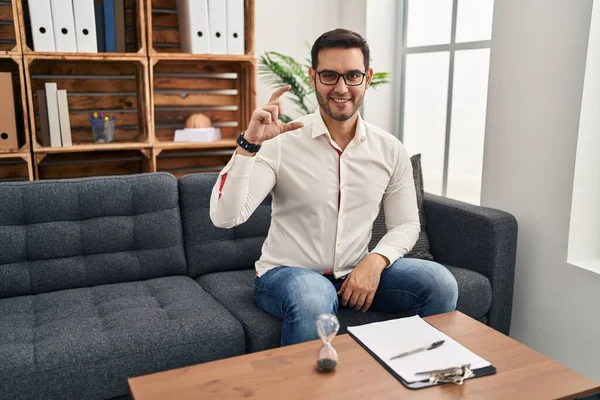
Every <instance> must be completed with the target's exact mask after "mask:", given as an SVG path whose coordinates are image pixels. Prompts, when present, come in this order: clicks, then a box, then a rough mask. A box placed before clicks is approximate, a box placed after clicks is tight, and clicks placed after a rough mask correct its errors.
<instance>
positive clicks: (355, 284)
mask: <svg viewBox="0 0 600 400" xmlns="http://www.w3.org/2000/svg"><path fill="white" fill-rule="evenodd" d="M388 263H389V261H388V260H387V258H385V257H384V256H382V255H379V254H376V253H371V254H369V255H368V256H366V257H365V258H363V259H362V261H361V262H359V263H358V265H357V266H356V267H354V269H353V270H352V272H350V273H349V274H348V276H347V277H346V279H345V280H344V283H343V284H342V287H341V288H340V290H339V291H338V295H340V296H342V305H343V306H344V307H345V306H349V307H354V309H355V310H357V311H358V310H361V309H362V311H363V312H364V311H367V310H368V309H369V307H371V303H373V297H375V292H376V291H377V287H378V286H379V279H380V278H381V272H382V271H383V269H384V268H385V267H386V266H387V265H388Z"/></svg>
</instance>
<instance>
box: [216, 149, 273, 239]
mask: <svg viewBox="0 0 600 400" xmlns="http://www.w3.org/2000/svg"><path fill="white" fill-rule="evenodd" d="M278 158H279V143H278V140H277V138H274V139H271V140H269V141H266V142H264V143H263V145H262V147H261V149H260V151H259V152H258V153H257V154H256V155H255V156H254V157H246V156H243V155H241V154H237V153H234V154H233V156H232V157H231V160H229V162H228V163H227V165H226V166H225V167H224V168H223V170H222V171H221V172H220V173H219V177H218V178H217V182H216V183H215V185H214V187H213V190H212V193H211V197H210V219H211V221H212V222H213V224H214V225H215V226H217V227H219V228H233V227H234V226H237V225H240V224H243V223H244V222H246V221H247V220H248V218H250V216H251V215H252V213H253V212H254V210H256V208H257V207H258V205H259V204H260V203H261V202H262V201H263V200H264V199H265V197H266V196H267V194H269V192H271V190H272V189H273V187H274V186H275V182H276V176H277V169H278V164H279V160H278Z"/></svg>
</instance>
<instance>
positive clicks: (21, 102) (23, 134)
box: [0, 54, 30, 154]
mask: <svg viewBox="0 0 600 400" xmlns="http://www.w3.org/2000/svg"><path fill="white" fill-rule="evenodd" d="M0 72H10V73H11V74H12V80H13V93H14V108H15V114H16V115H15V117H16V122H17V137H18V143H19V147H17V148H13V149H0V154H4V153H23V152H29V150H30V144H29V120H28V110H27V100H26V86H25V74H24V68H23V59H22V57H21V56H20V55H15V54H12V55H11V54H3V55H0Z"/></svg>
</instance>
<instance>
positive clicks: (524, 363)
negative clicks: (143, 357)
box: [129, 311, 600, 400]
mask: <svg viewBox="0 0 600 400" xmlns="http://www.w3.org/2000/svg"><path fill="white" fill-rule="evenodd" d="M425 320H427V321H428V322H429V323H430V324H431V325H433V326H435V327H436V328H438V329H440V330H441V331H442V332H444V333H446V334H447V335H448V336H450V337H452V338H453V339H455V340H456V341H458V342H460V343H461V344H463V345H464V346H465V347H467V348H468V349H470V350H472V351H474V352H475V353H477V354H479V355H480V356H482V357H483V358H485V359H486V360H488V361H490V362H491V363H492V364H493V365H494V366H495V367H496V368H497V371H498V372H497V373H496V374H495V375H490V376H485V377H480V378H475V379H469V380H467V381H465V383H464V384H463V385H462V386H456V385H450V384H446V385H440V386H435V387H430V388H425V389H419V390H410V389H407V388H405V387H404V386H403V385H402V384H401V383H400V382H399V381H398V380H397V379H396V378H394V377H393V376H392V375H391V374H390V373H389V372H388V371H386V370H385V369H384V368H383V367H382V366H381V365H380V364H379V363H378V362H377V361H376V360H375V359H374V358H373V357H371V356H370V355H369V354H368V353H367V352H366V351H365V350H364V349H363V348H362V347H361V346H360V345H359V344H358V343H356V342H355V341H354V340H353V339H352V338H351V337H350V336H348V335H340V336H338V337H336V338H335V340H334V341H333V344H334V346H335V348H336V349H337V351H338V353H339V364H338V366H337V368H336V370H335V371H334V372H332V373H320V372H318V371H317V370H316V368H315V366H316V356H317V351H318V349H319V347H320V345H321V342H320V341H318V340H317V341H313V342H308V343H302V344H298V345H295V346H288V347H283V348H278V349H273V350H267V351H263V352H260V353H254V354H247V355H243V356H239V357H233V358H228V359H224V360H218V361H213V362H208V363H204V364H199V365H194V366H191V367H186V368H180V369H175V370H171V371H166V372H160V373H156V374H151V375H146V376H141V377H137V378H132V379H129V387H130V390H131V393H132V395H133V397H134V398H135V399H136V400H149V399H234V398H261V399H263V398H264V399H272V398H285V399H343V400H348V399H361V400H364V399H382V398H403V399H405V398H409V399H438V398H440V399H459V398H460V399H511V400H515V399H573V398H575V397H580V396H585V395H589V394H593V393H597V392H600V383H598V382H594V381H592V380H590V379H588V378H586V377H584V376H582V375H580V374H578V373H576V372H575V371H573V370H570V369H568V368H567V367H565V366H564V365H562V364H560V363H559V362H557V361H555V360H553V359H551V358H548V357H546V356H544V355H543V354H541V353H538V352H536V351H534V350H532V349H531V348H529V347H527V346H525V345H523V344H521V343H519V342H517V341H516V340H513V339H511V338H509V337H507V336H505V335H503V334H501V333H499V332H497V331H495V330H493V329H491V328H489V327H487V326H486V325H484V324H482V323H480V322H478V321H475V320H474V319H471V318H469V317H467V316H466V315H464V314H461V313H460V312H456V311H455V312H452V313H447V314H441V315H436V316H433V317H427V318H425Z"/></svg>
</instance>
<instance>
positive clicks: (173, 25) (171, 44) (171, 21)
mask: <svg viewBox="0 0 600 400" xmlns="http://www.w3.org/2000/svg"><path fill="white" fill-rule="evenodd" d="M221 1H223V2H225V0H221ZM254 1H255V0H245V1H244V15H245V18H244V49H245V51H244V53H245V54H246V55H253V54H254ZM146 20H147V24H146V26H147V31H148V39H147V41H148V49H149V51H148V54H150V55H156V54H168V53H178V54H179V53H181V40H180V37H179V21H178V20H177V2H176V0H146ZM194 56H198V55H197V54H195V55H194ZM202 56H203V57H204V56H207V55H204V54H203V55H202ZM217 57H223V56H218V55H217Z"/></svg>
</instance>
